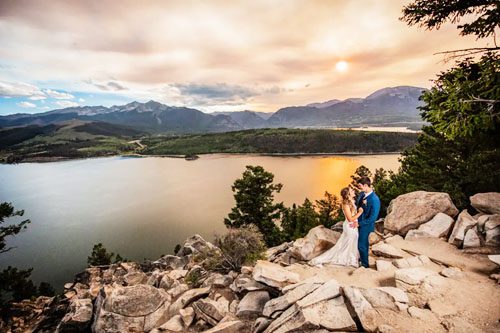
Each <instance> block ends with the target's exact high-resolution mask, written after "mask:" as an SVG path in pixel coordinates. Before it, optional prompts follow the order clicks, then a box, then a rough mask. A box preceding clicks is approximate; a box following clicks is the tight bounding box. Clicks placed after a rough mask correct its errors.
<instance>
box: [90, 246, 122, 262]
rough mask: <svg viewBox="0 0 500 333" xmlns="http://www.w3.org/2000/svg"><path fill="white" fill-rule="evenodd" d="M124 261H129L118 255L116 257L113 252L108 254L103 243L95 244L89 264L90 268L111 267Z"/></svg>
mask: <svg viewBox="0 0 500 333" xmlns="http://www.w3.org/2000/svg"><path fill="white" fill-rule="evenodd" d="M113 257H114V259H113ZM124 261H127V259H124V258H122V256H120V255H119V254H118V253H117V254H116V256H115V254H114V253H113V252H108V250H107V249H106V248H105V247H104V245H102V243H98V244H95V245H94V247H93V248H92V254H91V255H90V256H89V257H87V264H88V265H89V266H102V265H110V264H111V263H119V262H124Z"/></svg>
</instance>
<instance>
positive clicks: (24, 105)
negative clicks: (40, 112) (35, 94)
mask: <svg viewBox="0 0 500 333" xmlns="http://www.w3.org/2000/svg"><path fill="white" fill-rule="evenodd" d="M17 105H18V106H20V107H22V108H36V104H33V103H30V102H20V103H17Z"/></svg>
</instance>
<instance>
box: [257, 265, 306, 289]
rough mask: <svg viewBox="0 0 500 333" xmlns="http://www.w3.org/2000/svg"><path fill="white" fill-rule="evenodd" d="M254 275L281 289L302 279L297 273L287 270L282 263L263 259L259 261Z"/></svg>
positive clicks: (261, 280)
mask: <svg viewBox="0 0 500 333" xmlns="http://www.w3.org/2000/svg"><path fill="white" fill-rule="evenodd" d="M252 276H253V278H254V280H256V281H259V282H262V283H264V284H266V285H268V286H271V287H275V288H279V289H281V288H283V287H285V286H286V285H289V284H292V283H296V282H299V279H300V277H299V275H298V274H297V273H295V272H290V271H287V270H286V269H284V268H282V267H281V266H280V265H277V264H273V263H271V262H268V261H263V260H258V261H257V263H256V265H255V267H254V269H253V274H252Z"/></svg>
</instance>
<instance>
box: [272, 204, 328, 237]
mask: <svg viewBox="0 0 500 333" xmlns="http://www.w3.org/2000/svg"><path fill="white" fill-rule="evenodd" d="M319 224H320V222H319V215H318V213H317V212H316V210H315V207H314V205H313V203H312V202H311V201H310V200H309V199H307V198H306V199H305V200H304V203H303V204H302V205H301V206H300V205H299V206H297V205H296V204H293V206H292V208H288V209H286V210H285V212H284V214H283V219H282V221H281V227H282V229H283V237H284V238H285V240H286V241H293V240H296V239H297V238H301V237H304V236H305V235H307V233H308V232H309V230H311V229H312V228H314V227H316V226H318V225H319Z"/></svg>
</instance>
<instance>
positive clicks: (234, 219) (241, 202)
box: [224, 165, 284, 247]
mask: <svg viewBox="0 0 500 333" xmlns="http://www.w3.org/2000/svg"><path fill="white" fill-rule="evenodd" d="M273 181H274V175H273V174H272V173H270V172H267V171H265V170H264V168H263V167H261V166H251V165H247V166H246V170H245V171H244V172H243V177H242V178H240V179H237V180H236V181H235V182H234V184H233V186H232V187H231V189H232V191H233V192H234V200H235V201H236V206H235V207H233V208H232V209H231V212H230V213H229V214H228V217H227V218H225V219H224V224H225V225H226V226H227V227H231V228H239V227H242V226H246V225H255V226H256V227H257V228H258V229H259V231H260V232H261V233H262V234H263V235H264V241H265V243H266V245H267V246H269V247H271V246H275V245H279V244H281V241H282V237H281V231H280V229H279V228H278V226H277V225H276V222H277V221H279V220H280V218H281V216H282V213H283V210H284V206H283V203H275V202H274V194H275V193H279V192H280V191H281V188H282V186H283V185H282V184H279V183H278V184H274V183H273Z"/></svg>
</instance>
